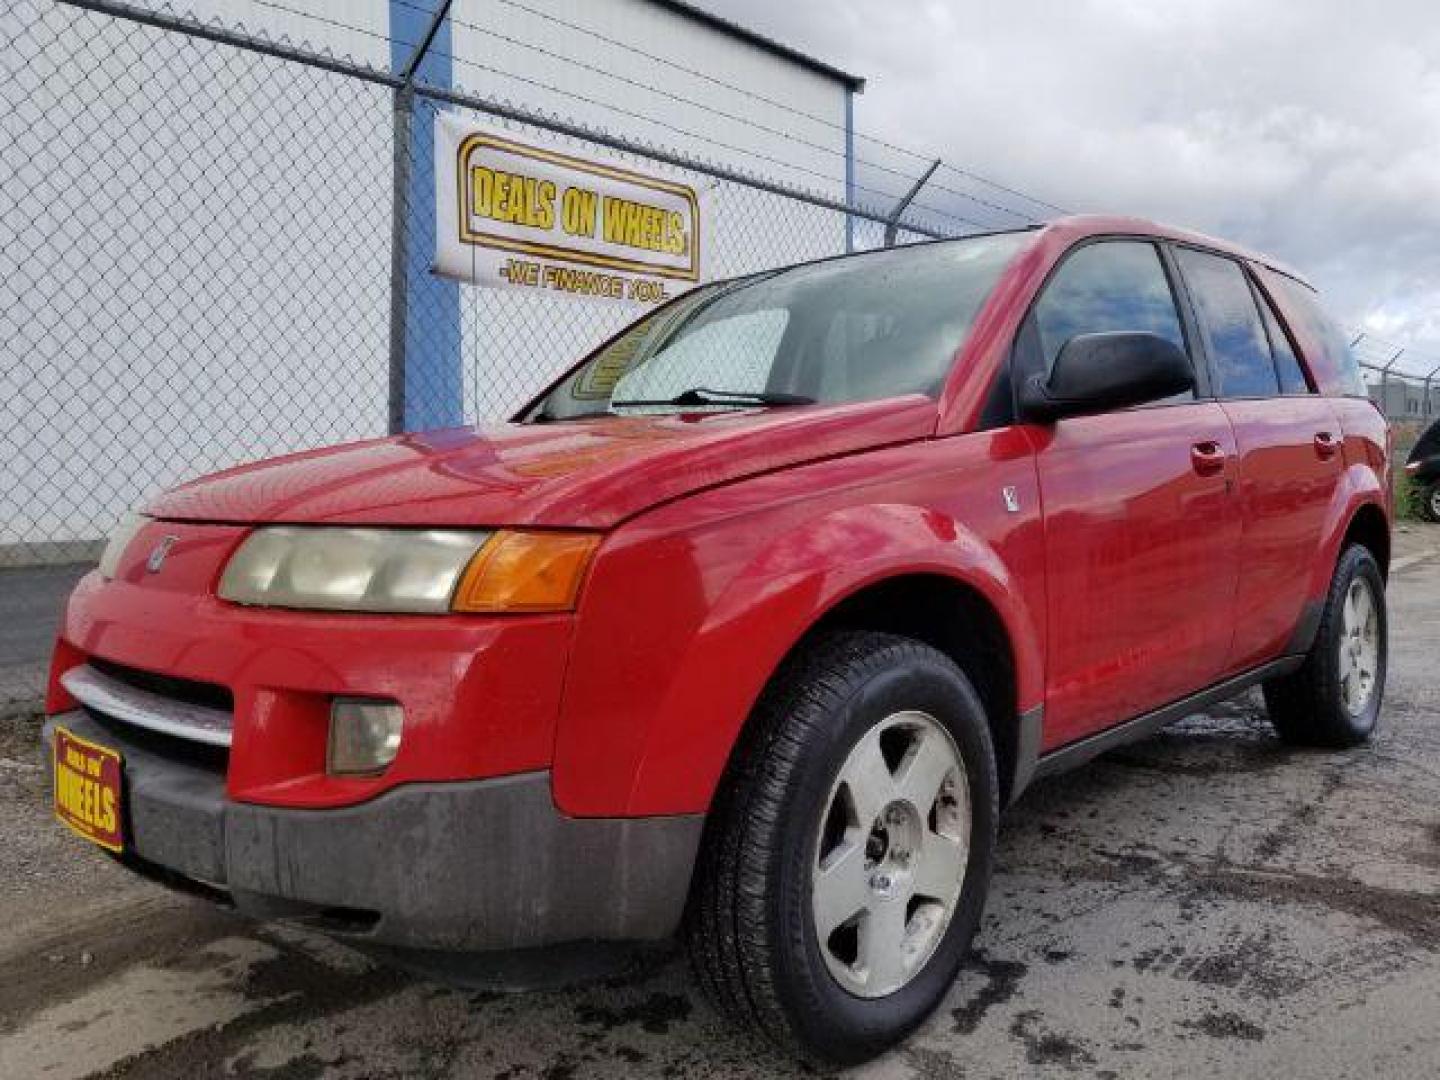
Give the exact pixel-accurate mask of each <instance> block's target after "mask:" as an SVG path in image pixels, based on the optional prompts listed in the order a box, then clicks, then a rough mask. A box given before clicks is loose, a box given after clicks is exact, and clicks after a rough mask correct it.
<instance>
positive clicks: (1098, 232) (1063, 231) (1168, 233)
mask: <svg viewBox="0 0 1440 1080" xmlns="http://www.w3.org/2000/svg"><path fill="white" fill-rule="evenodd" d="M1014 233H1030V234H1032V235H1033V237H1034V241H1033V243H1034V244H1035V245H1037V246H1038V245H1040V244H1045V243H1054V244H1057V245H1059V246H1063V247H1069V246H1070V245H1071V244H1074V243H1077V242H1079V241H1081V240H1085V239H1087V238H1089V237H1093V236H1140V237H1153V238H1155V239H1159V240H1170V241H1173V242H1175V243H1178V244H1189V245H1193V246H1195V247H1199V248H1207V249H1209V250H1211V251H1217V252H1220V253H1222V254H1225V255H1230V256H1233V257H1235V258H1237V259H1245V260H1247V261H1248V262H1252V263H1256V264H1258V265H1260V266H1264V267H1267V268H1269V269H1271V270H1274V271H1275V272H1276V273H1279V274H1284V275H1285V276H1286V277H1288V278H1293V279H1294V280H1295V281H1298V282H1299V283H1300V284H1301V285H1304V286H1305V287H1306V288H1307V289H1310V290H1312V291H1316V290H1315V286H1314V285H1313V284H1311V283H1310V281H1309V279H1307V278H1306V277H1305V276H1304V275H1303V274H1301V273H1300V272H1299V271H1298V270H1296V269H1294V268H1293V267H1291V266H1287V265H1286V264H1285V263H1283V262H1281V261H1280V260H1278V259H1275V258H1272V257H1271V256H1269V255H1264V254H1261V253H1260V252H1257V251H1253V250H1251V249H1249V248H1246V247H1244V246H1242V245H1240V244H1235V243H1232V242H1230V241H1229V240H1221V239H1219V238H1218V237H1214V236H1207V235H1206V234H1205V233H1201V232H1195V231H1193V230H1190V229H1182V228H1179V227H1177V226H1173V225H1163V224H1161V223H1159V222H1156V221H1150V220H1148V219H1146V218H1141V217H1128V216H1124V215H1112V214H1067V215H1065V216H1064V217H1057V218H1052V219H1050V220H1049V221H1044V222H1036V223H1034V224H1032V225H1021V226H1017V227H1015V228H1012V229H993V230H988V231H985V232H974V233H966V234H965V235H963V236H942V237H935V238H933V239H929V240H921V241H918V242H916V243H912V244H902V245H899V246H897V247H893V248H870V249H867V250H865V251H850V252H843V253H840V254H836V255H824V256H821V257H820V258H818V259H806V260H804V261H802V262H797V263H790V264H788V265H783V266H778V267H774V268H772V269H770V270H764V271H759V272H758V273H755V274H737V275H735V276H733V277H730V278H722V279H718V280H717V281H713V282H706V284H710V285H718V284H724V283H725V282H727V281H741V280H744V279H745V278H749V277H757V276H758V277H768V276H770V275H779V274H783V273H785V272H787V271H790V270H800V269H803V268H805V267H807V266H818V265H822V264H825V263H832V262H839V261H841V260H848V259H867V258H875V257H877V256H884V255H887V254H894V253H899V252H903V251H905V250H906V249H908V248H924V247H929V246H931V245H934V244H953V243H963V242H964V241H966V240H975V239H978V238H980V237H985V236H1005V235H1009V234H1014Z"/></svg>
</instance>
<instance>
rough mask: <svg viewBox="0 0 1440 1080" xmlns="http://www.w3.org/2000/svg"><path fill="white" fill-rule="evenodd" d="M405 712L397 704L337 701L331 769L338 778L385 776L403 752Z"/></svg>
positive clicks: (332, 725) (333, 714)
mask: <svg viewBox="0 0 1440 1080" xmlns="http://www.w3.org/2000/svg"><path fill="white" fill-rule="evenodd" d="M404 719H405V710H404V709H402V708H400V706H399V705H396V704H395V703H394V702H393V701H372V700H367V699H365V698H336V699H335V701H334V703H333V704H332V705H331V706H330V753H329V758H328V765H327V768H328V769H329V771H330V772H331V773H332V774H333V775H336V776H373V775H374V774H375V773H379V772H384V771H385V768H386V766H388V765H389V764H390V763H391V762H392V761H394V760H395V752H396V751H397V750H399V749H400V729H401V726H402V724H403V723H404Z"/></svg>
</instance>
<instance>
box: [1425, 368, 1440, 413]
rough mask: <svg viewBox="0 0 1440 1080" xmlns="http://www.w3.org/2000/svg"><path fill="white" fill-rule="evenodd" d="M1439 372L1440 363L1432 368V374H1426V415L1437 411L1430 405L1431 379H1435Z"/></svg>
mask: <svg viewBox="0 0 1440 1080" xmlns="http://www.w3.org/2000/svg"><path fill="white" fill-rule="evenodd" d="M1437 373H1440V364H1436V365H1435V366H1434V367H1433V368H1431V369H1430V374H1428V375H1426V376H1425V415H1426V416H1429V415H1430V414H1431V413H1433V412H1434V411H1435V410H1434V409H1432V408H1431V407H1430V380H1431V379H1433V378H1435V376H1436V374H1437Z"/></svg>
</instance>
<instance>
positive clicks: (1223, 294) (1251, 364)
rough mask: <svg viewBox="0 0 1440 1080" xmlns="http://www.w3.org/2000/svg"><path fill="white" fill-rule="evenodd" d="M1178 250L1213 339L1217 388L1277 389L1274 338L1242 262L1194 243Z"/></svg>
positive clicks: (1235, 391)
mask: <svg viewBox="0 0 1440 1080" xmlns="http://www.w3.org/2000/svg"><path fill="white" fill-rule="evenodd" d="M1175 254H1176V257H1177V258H1178V260H1179V262H1180V269H1181V271H1182V272H1183V273H1184V275H1185V284H1186V285H1187V286H1189V289H1190V295H1191V296H1192V297H1193V298H1194V300H1195V314H1196V316H1197V317H1198V318H1199V320H1200V325H1201V327H1202V328H1203V329H1204V331H1205V336H1206V339H1207V340H1208V341H1209V343H1210V363H1211V367H1212V368H1213V372H1214V375H1215V379H1216V383H1217V385H1216V387H1215V389H1216V392H1217V393H1218V394H1220V395H1221V396H1222V397H1269V396H1272V395H1274V394H1277V393H1279V391H1280V383H1279V380H1278V379H1277V378H1276V376H1275V363H1274V361H1273V360H1272V359H1271V357H1270V340H1269V338H1268V337H1266V335H1265V325H1264V324H1263V323H1262V322H1261V321H1260V312H1259V310H1258V309H1257V308H1256V307H1255V296H1254V294H1253V293H1252V292H1251V291H1250V283H1249V282H1248V281H1246V280H1245V271H1244V270H1242V269H1241V268H1240V264H1239V263H1237V262H1235V260H1233V259H1226V258H1223V257H1222V256H1219V255H1211V254H1209V253H1207V252H1203V251H1194V250H1192V249H1190V248H1179V249H1177V250H1176V253H1175Z"/></svg>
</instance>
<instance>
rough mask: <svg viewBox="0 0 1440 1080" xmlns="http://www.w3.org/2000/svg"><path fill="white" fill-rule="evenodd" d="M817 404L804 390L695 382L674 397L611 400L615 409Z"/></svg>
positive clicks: (611, 404) (611, 405)
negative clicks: (736, 387) (731, 387)
mask: <svg viewBox="0 0 1440 1080" xmlns="http://www.w3.org/2000/svg"><path fill="white" fill-rule="evenodd" d="M814 404H815V399H814V398H811V397H805V396H804V395H802V394H779V393H770V392H769V391H765V390H712V389H710V388H709V387H705V386H692V387H691V388H690V389H689V390H684V391H682V392H680V393H678V394H676V395H675V396H674V397H672V398H660V399H656V400H644V399H638V398H637V399H634V400H631V401H612V402H610V407H611V408H612V409H644V408H663V407H666V406H671V405H673V406H678V407H679V408H682V409H691V408H696V407H699V406H702V405H736V406H740V407H742V408H743V407H744V406H746V405H760V406H766V407H769V406H786V405H814Z"/></svg>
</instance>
